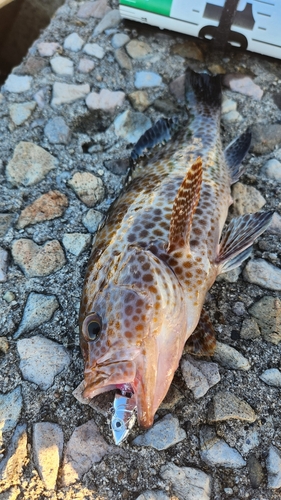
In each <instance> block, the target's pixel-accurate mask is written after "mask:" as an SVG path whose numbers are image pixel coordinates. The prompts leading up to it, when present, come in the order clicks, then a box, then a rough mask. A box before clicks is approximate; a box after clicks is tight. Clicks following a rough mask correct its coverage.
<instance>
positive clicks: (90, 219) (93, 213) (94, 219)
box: [82, 208, 104, 233]
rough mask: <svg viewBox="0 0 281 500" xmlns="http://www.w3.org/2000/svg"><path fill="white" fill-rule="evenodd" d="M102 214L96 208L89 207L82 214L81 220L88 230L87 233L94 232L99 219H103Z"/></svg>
mask: <svg viewBox="0 0 281 500" xmlns="http://www.w3.org/2000/svg"><path fill="white" fill-rule="evenodd" d="M103 218H104V215H103V214H102V213H100V212H98V210H95V209H93V208H91V209H90V210H88V212H87V213H86V214H85V215H84V216H83V219H82V222H83V225H84V226H85V228H86V229H87V230H88V231H89V233H95V232H96V231H97V230H98V228H99V225H100V223H101V221H102V220H103Z"/></svg>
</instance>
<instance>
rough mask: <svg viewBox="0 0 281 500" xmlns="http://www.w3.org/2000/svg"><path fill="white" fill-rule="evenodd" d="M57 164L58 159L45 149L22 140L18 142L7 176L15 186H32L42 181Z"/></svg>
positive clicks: (8, 166)
mask: <svg viewBox="0 0 281 500" xmlns="http://www.w3.org/2000/svg"><path fill="white" fill-rule="evenodd" d="M56 166H57V160H56V159H55V158H54V157H53V156H52V155H50V153H47V151H45V149H43V148H41V147H40V146H37V145H36V144H33V143H32V142H23V141H22V142H19V144H17V146H16V148H15V150H14V155H13V158H12V159H11V160H10V161H9V163H8V165H7V169H6V176H7V179H8V181H9V182H11V184H13V185H14V186H20V185H23V186H32V185H33V184H37V183H38V182H40V181H42V180H43V179H44V177H45V176H46V175H47V174H48V172H50V170H52V169H54V168H56Z"/></svg>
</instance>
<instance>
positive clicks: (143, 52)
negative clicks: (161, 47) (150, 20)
mask: <svg viewBox="0 0 281 500" xmlns="http://www.w3.org/2000/svg"><path fill="white" fill-rule="evenodd" d="M126 51H127V52H128V54H129V56H130V57H131V58H132V59H145V58H146V56H147V55H148V54H149V53H150V52H151V47H150V46H149V45H148V43H146V42H141V41H140V40H131V41H130V42H129V43H128V44H127V45H126Z"/></svg>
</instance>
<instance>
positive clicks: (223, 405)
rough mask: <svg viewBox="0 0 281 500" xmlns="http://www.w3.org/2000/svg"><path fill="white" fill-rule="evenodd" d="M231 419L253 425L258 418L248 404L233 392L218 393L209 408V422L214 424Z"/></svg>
mask: <svg viewBox="0 0 281 500" xmlns="http://www.w3.org/2000/svg"><path fill="white" fill-rule="evenodd" d="M230 419H235V420H244V421H246V422H250V423H252V422H255V420H256V419H257V416H256V414H255V412H254V410H253V409H252V408H251V406H250V405H249V404H248V403H246V402H245V401H243V400H242V399H239V398H237V397H236V396H235V395H234V394H232V393H231V392H223V391H220V392H217V393H216V394H215V396H214V397H213V400H212V403H211V405H210V407H209V412H208V421H209V422H210V423H214V422H221V421H224V420H230Z"/></svg>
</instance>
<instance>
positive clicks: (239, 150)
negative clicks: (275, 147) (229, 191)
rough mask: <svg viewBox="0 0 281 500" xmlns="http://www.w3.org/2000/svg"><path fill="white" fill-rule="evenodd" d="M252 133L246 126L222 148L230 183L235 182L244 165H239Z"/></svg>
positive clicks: (249, 143) (245, 152) (248, 145)
mask: <svg viewBox="0 0 281 500" xmlns="http://www.w3.org/2000/svg"><path fill="white" fill-rule="evenodd" d="M251 139H252V134H251V132H250V129H249V128H247V130H246V131H245V132H243V134H241V135H240V136H239V137H237V138H236V139H234V141H232V142H231V143H230V144H229V145H228V146H227V148H226V149H225V150H224V157H225V161H226V164H227V166H228V169H229V173H230V177H231V184H234V182H237V181H238V179H239V177H240V176H241V175H242V174H243V173H244V171H245V169H246V167H245V166H244V165H241V162H242V161H243V159H244V158H245V156H246V154H247V153H248V151H249V148H250V145H251Z"/></svg>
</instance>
